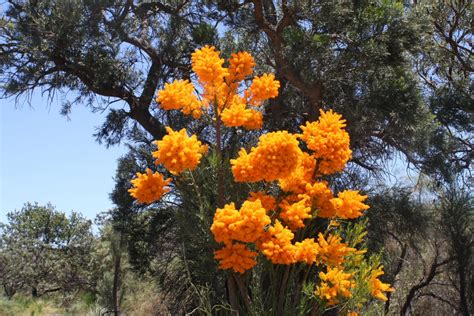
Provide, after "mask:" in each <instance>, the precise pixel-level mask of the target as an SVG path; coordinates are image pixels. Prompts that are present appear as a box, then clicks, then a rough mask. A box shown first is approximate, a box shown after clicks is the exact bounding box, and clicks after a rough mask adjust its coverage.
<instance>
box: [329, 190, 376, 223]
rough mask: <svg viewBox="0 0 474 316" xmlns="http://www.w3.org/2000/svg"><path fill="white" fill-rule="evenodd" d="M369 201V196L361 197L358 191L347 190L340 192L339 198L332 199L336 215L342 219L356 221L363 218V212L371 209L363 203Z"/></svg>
mask: <svg viewBox="0 0 474 316" xmlns="http://www.w3.org/2000/svg"><path fill="white" fill-rule="evenodd" d="M366 199H367V195H360V194H359V192H358V191H352V190H345V191H342V192H339V194H338V195H337V198H333V199H331V200H330V201H331V203H332V204H333V205H334V209H335V210H336V214H337V216H338V217H340V218H348V219H354V218H357V217H360V216H362V215H363V214H362V212H361V211H365V210H367V209H368V208H369V206H368V205H366V204H364V203H362V202H363V201H365V200H366Z"/></svg>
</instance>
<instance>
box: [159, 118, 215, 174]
mask: <svg viewBox="0 0 474 316" xmlns="http://www.w3.org/2000/svg"><path fill="white" fill-rule="evenodd" d="M166 131H167V132H168V135H166V136H165V137H163V139H162V140H159V141H156V142H155V144H156V145H157V146H158V150H157V151H155V152H153V153H152V154H153V157H154V158H156V164H160V163H161V164H163V165H164V166H165V168H166V169H168V170H169V171H170V172H171V173H172V174H180V173H181V172H183V171H184V170H186V169H189V170H193V169H195V168H196V167H197V165H198V164H199V162H200V161H201V157H202V156H203V154H205V153H206V152H207V146H206V145H203V144H202V143H201V142H200V141H199V140H198V139H197V137H196V135H192V136H191V137H189V136H188V134H187V133H186V129H184V128H183V129H182V130H180V131H179V132H176V131H173V130H172V129H171V128H170V127H166Z"/></svg>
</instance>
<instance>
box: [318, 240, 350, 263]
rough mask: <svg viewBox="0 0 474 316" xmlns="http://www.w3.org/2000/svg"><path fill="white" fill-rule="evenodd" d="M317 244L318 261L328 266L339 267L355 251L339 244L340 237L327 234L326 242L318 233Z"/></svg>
mask: <svg viewBox="0 0 474 316" xmlns="http://www.w3.org/2000/svg"><path fill="white" fill-rule="evenodd" d="M318 244H319V254H318V261H319V262H321V263H323V264H327V265H330V266H340V265H341V264H342V263H343V262H344V261H345V257H346V256H347V255H349V254H350V253H353V252H355V251H356V249H355V248H351V247H349V246H348V245H347V244H346V243H343V242H341V237H339V236H337V235H332V234H329V236H328V238H327V240H326V239H325V238H324V236H323V234H321V233H319V235H318Z"/></svg>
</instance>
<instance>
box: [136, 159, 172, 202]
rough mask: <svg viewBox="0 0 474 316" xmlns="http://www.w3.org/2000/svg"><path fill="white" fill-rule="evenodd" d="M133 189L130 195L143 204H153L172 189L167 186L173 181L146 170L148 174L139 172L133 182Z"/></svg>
mask: <svg viewBox="0 0 474 316" xmlns="http://www.w3.org/2000/svg"><path fill="white" fill-rule="evenodd" d="M131 182H132V185H133V188H131V189H130V190H128V192H130V195H131V196H133V197H134V198H136V199H137V200H138V202H140V203H143V204H148V203H152V202H154V201H157V200H159V199H160V198H161V197H162V196H163V194H165V193H166V192H168V191H169V190H170V189H169V188H168V187H167V185H168V184H169V183H170V182H171V179H166V180H165V178H164V177H163V175H162V174H161V173H159V172H155V173H153V172H152V171H151V170H150V169H148V168H146V173H139V172H137V177H136V178H135V179H133V180H132V181H131Z"/></svg>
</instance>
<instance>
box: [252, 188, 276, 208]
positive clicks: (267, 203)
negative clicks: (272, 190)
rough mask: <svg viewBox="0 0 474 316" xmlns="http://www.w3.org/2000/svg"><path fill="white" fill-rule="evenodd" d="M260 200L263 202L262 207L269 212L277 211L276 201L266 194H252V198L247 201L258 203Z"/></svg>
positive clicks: (259, 192)
mask: <svg viewBox="0 0 474 316" xmlns="http://www.w3.org/2000/svg"><path fill="white" fill-rule="evenodd" d="M256 200H260V202H262V206H263V208H264V209H265V210H267V211H272V210H275V209H276V200H275V198H274V197H273V196H271V195H268V194H265V193H263V192H261V191H258V192H250V197H249V198H248V199H247V201H256Z"/></svg>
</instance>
